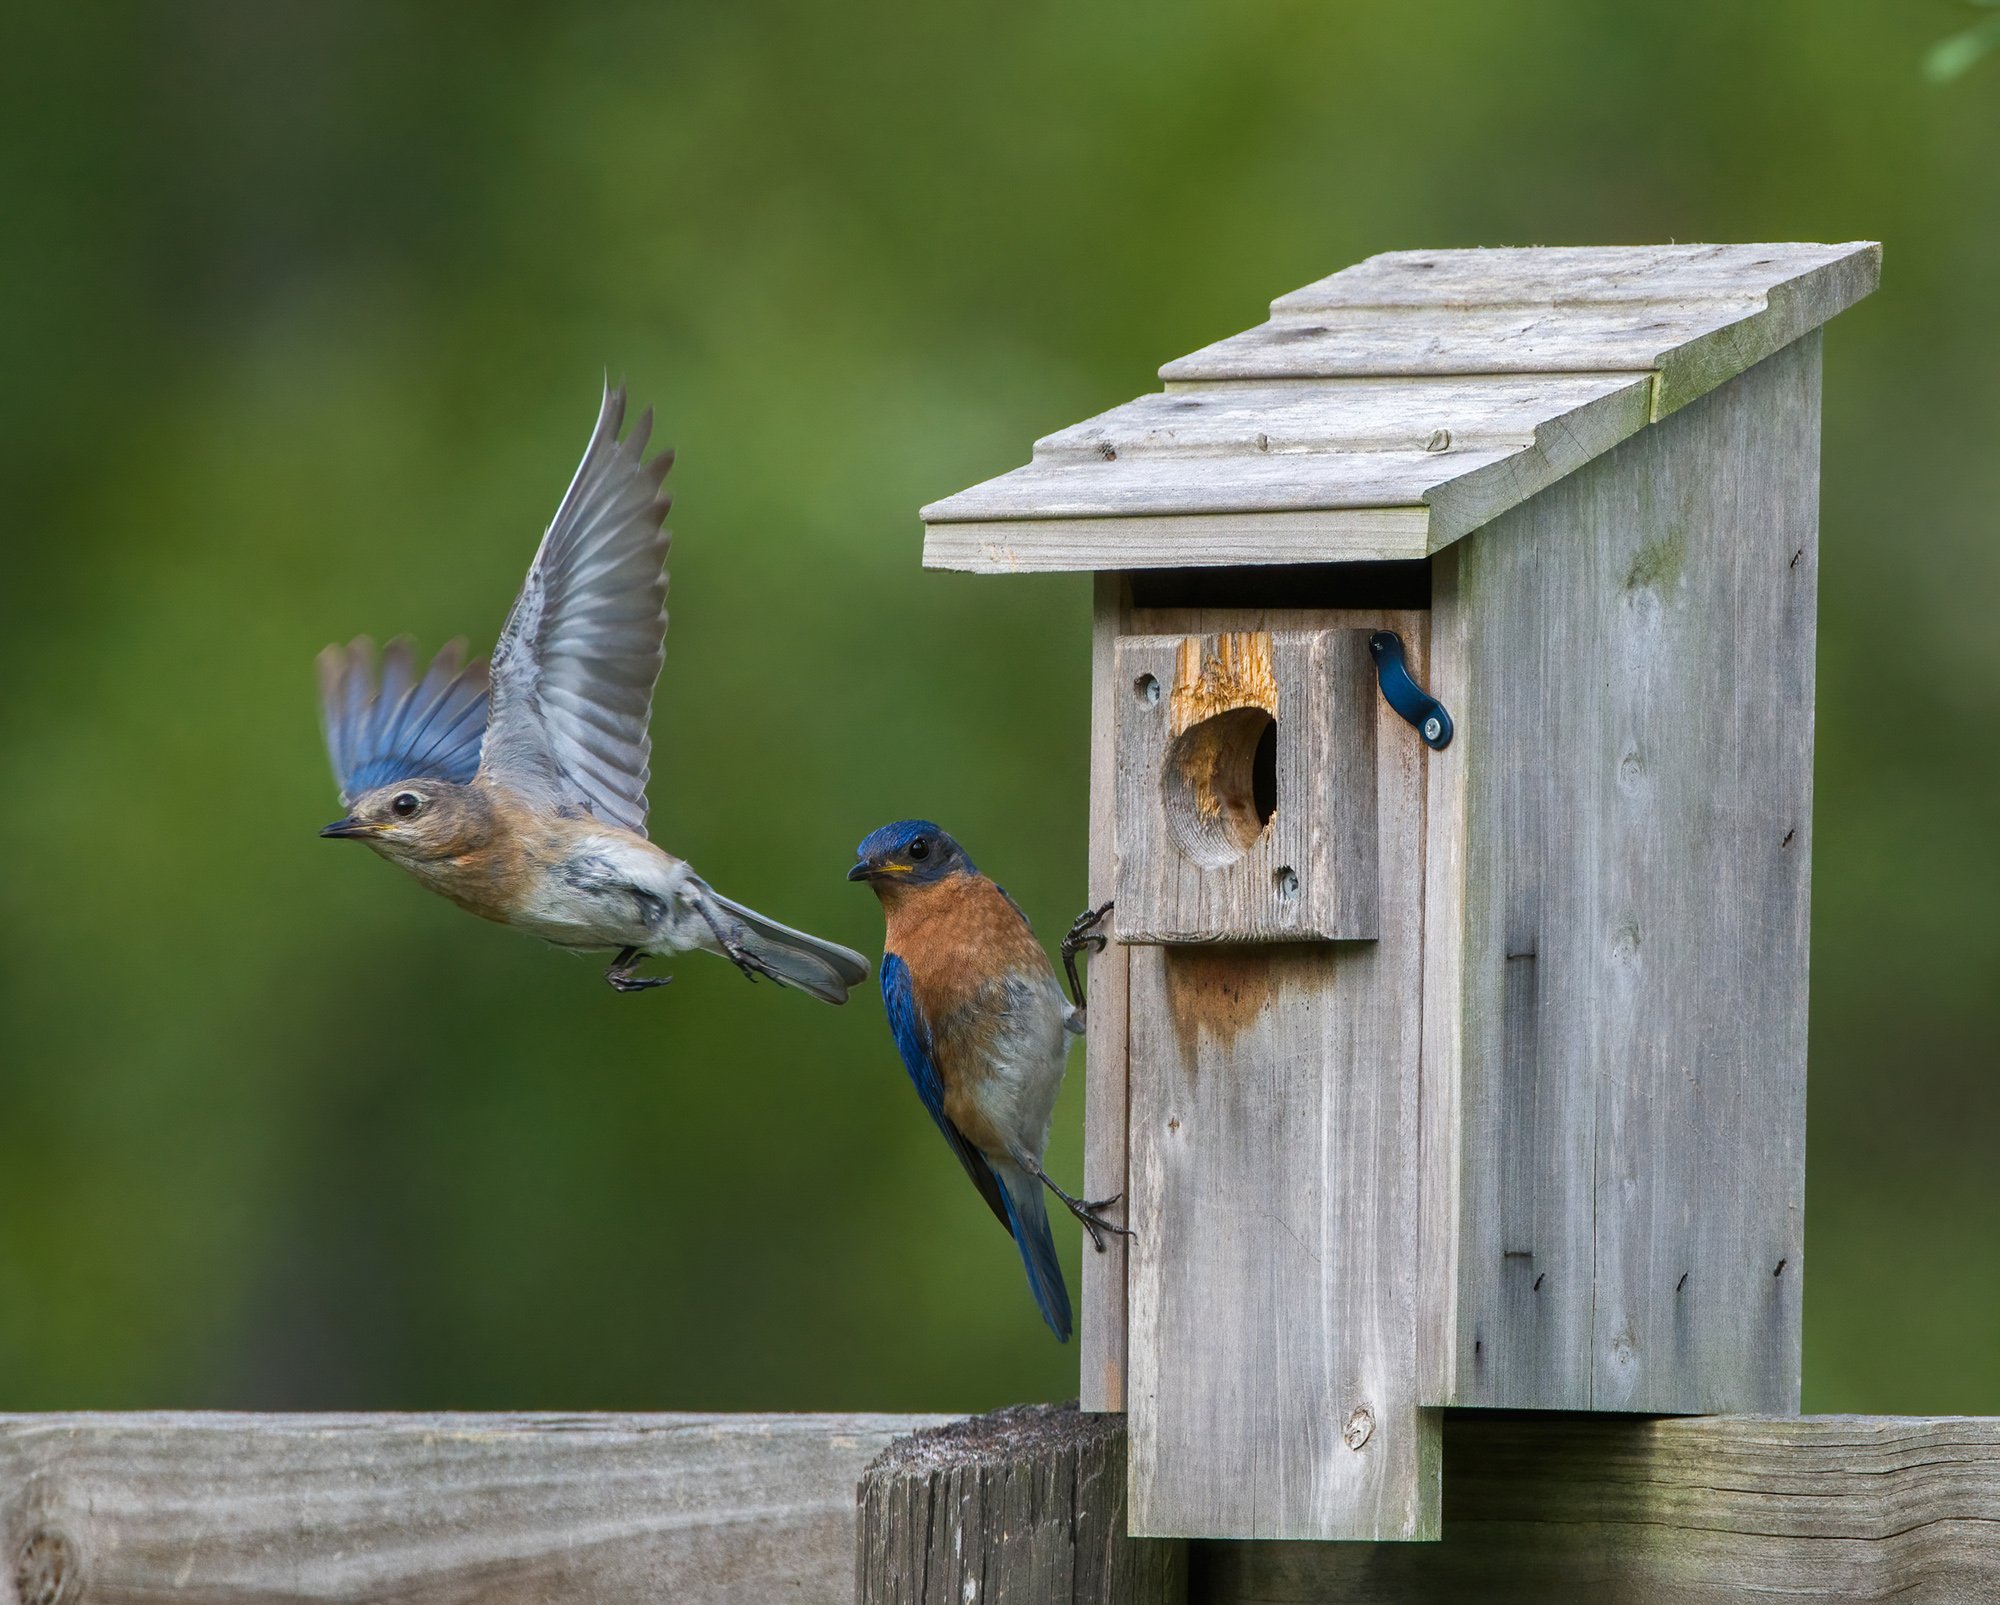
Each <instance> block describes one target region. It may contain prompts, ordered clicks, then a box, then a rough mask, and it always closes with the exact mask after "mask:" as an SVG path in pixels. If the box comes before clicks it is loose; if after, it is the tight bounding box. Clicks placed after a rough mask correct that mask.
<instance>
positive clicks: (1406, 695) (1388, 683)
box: [1368, 630, 1451, 751]
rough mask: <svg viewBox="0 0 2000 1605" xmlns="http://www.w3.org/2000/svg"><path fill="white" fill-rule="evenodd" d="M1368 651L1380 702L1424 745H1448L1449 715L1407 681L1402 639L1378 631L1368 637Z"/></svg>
mask: <svg viewBox="0 0 2000 1605" xmlns="http://www.w3.org/2000/svg"><path fill="white" fill-rule="evenodd" d="M1368 650H1369V652H1370V654H1371V655H1372V656H1373V657H1374V659H1375V676H1376V679H1377V680H1378V681H1379V682H1380V684H1381V687H1382V696H1383V699H1384V700H1385V701H1386V702H1387V703H1388V704H1389V706H1390V707H1392V708H1394V709H1395V710H1396V711H1397V712H1398V713H1400V714H1401V715H1402V716H1403V717H1404V718H1405V719H1407V720H1409V722H1410V723H1411V724H1413V725H1415V726H1416V727H1417V734H1418V735H1420V736H1422V737H1423V738H1424V744H1425V745H1426V746H1428V747H1431V748H1433V749H1435V750H1438V751H1442V750H1443V749H1444V748H1446V747H1448V746H1450V745H1451V715H1450V714H1448V713H1446V712H1445V711H1444V704H1443V703H1442V702H1440V701H1438V699H1437V698H1436V697H1434V696H1432V695H1430V693H1428V692H1427V691H1425V690H1424V688H1423V687H1422V686H1420V685H1418V684H1417V682H1416V681H1415V680H1412V679H1411V678H1410V666H1409V664H1407V663H1406V662H1404V661H1403V638H1402V637H1401V636H1400V635H1398V634H1396V632H1395V631H1394V630H1377V631H1376V632H1375V633H1374V634H1373V635H1371V636H1369V637H1368Z"/></svg>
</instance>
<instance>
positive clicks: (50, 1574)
mask: <svg viewBox="0 0 2000 1605" xmlns="http://www.w3.org/2000/svg"><path fill="white" fill-rule="evenodd" d="M79 1571H80V1568H79V1566H78V1564H77V1555H76V1547H75V1545H74V1544H72V1543H71V1541H70V1539H69V1538H68V1536H67V1535H66V1534H65V1533H64V1532H63V1531H62V1529H61V1528H59V1527H50V1526H41V1527H37V1528H35V1529H34V1530H33V1531H32V1532H30V1533H29V1534H28V1536H27V1537H26V1538H24V1539H22V1540H21V1546H20V1548H19V1549H17V1550H16V1551H15V1552H14V1597H15V1598H16V1599H17V1600H18V1601H19V1602H20V1605H75V1601H76V1600H77V1599H78V1598H80V1597H81V1595H82V1593H83V1586H82V1583H81V1580H80V1578H79V1575H78V1574H79Z"/></svg>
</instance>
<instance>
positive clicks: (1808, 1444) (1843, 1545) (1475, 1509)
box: [859, 1406, 2000, 1605]
mask: <svg viewBox="0 0 2000 1605" xmlns="http://www.w3.org/2000/svg"><path fill="white" fill-rule="evenodd" d="M1106 1420H1107V1418H1103V1417H1097V1418H1092V1417H1077V1416H1076V1415H1075V1414H1074V1413H1072V1412H1067V1411H1062V1410H1058V1409H1055V1408H1053V1407H1047V1406H1044V1407H1039V1408H1036V1409H1033V1410H1020V1411H1008V1412H1003V1413H1002V1414H1001V1415H1000V1416H998V1417H988V1418H985V1420H984V1422H982V1423H967V1424H961V1425H959V1426H956V1427H951V1428H946V1429H942V1430H938V1431H931V1432H926V1433H924V1434H921V1435H920V1436H919V1438H918V1439H917V1440H915V1442H914V1443H911V1444H898V1445H897V1446H895V1448H893V1449H892V1450H890V1451H889V1453H888V1454H886V1455H885V1456H884V1457H883V1458H882V1459H881V1460H880V1461H878V1462H877V1463H876V1465H874V1466H872V1467H871V1468H870V1469H869V1472H868V1474H867V1477H866V1478H865V1479H864V1480H863V1484H862V1509H863V1515H862V1544H863V1547H862V1554H861V1561H862V1564H861V1567H860V1569H859V1576H860V1582H861V1599H862V1600H863V1602H864V1605H961V1602H969V1601H974V1600H984V1601H997V1600H1001V1599H1006V1600H1016V1599H1019V1600H1033V1601H1036V1602H1037V1605H1040V1602H1042V1601H1049V1602H1051V1605H1085V1602H1086V1601H1089V1602H1092V1605H1098V1602H1102V1605H1182V1602H1183V1601H1186V1602H1188V1605H1321V1602H1333V1601H1339V1602H1341V1605H1443V1602H1453V1605H1456V1602H1461V1601H1464V1602H1473V1601H1477V1602H1479V1605H1529V1602H1534V1605H1722V1602H1725V1601H1728V1602H1738V1601H1752V1600H1755V1601H1770V1600H1773V1599H1782V1600H1785V1601H1788V1602H1791V1605H1803V1602H1809V1601H1810V1602H1816V1601H1825V1602H1829V1605H1831V1602H1834V1601H1839V1602H1842V1605H1847V1602H1850V1601H1864V1600H1896V1601H1898V1602H1900V1605H1972V1602H1975V1601H2000V1419H1994V1418H1990V1417H1989V1418H1969V1417H1961V1418H1939V1419H1907V1418H1898V1417H1870V1416H1818V1417H1805V1418H1796V1417H1793V1418H1784V1417H1758V1416H1716V1417H1685V1418H1680V1419H1653V1418H1646V1417H1637V1416H1606V1415H1595V1416H1585V1415H1518V1414H1503V1413H1499V1412H1486V1411H1463V1412H1458V1411H1454V1412H1451V1413H1448V1414H1447V1415H1446V1417H1445V1421H1444V1537H1443V1540H1442V1541H1441V1542H1437V1543H1222V1542H1205V1541H1204V1542H1193V1543H1188V1544H1186V1545H1181V1544H1168V1543H1163V1542H1160V1541H1157V1540H1153V1541H1142V1540H1124V1541H1123V1544H1122V1545H1120V1544H1118V1543H1116V1542H1111V1543H1109V1544H1107V1540H1106V1537H1105V1535H1106V1534H1107V1533H1113V1534H1115V1533H1122V1532H1123V1531H1124V1521H1123V1512H1122V1510H1119V1509H1115V1508H1108V1507H1109V1506H1110V1505H1112V1504H1113V1503H1115V1501H1117V1500H1118V1499H1119V1498H1121V1497H1122V1494H1123V1488H1124V1479H1123V1477H1122V1475H1118V1474H1117V1472H1119V1471H1122V1466H1121V1465H1120V1464H1119V1463H1120V1462H1122V1459H1123V1454H1122V1443H1121V1442H1120V1441H1119V1440H1120V1439H1121V1438H1122V1434H1121V1433H1119V1432H1118V1431H1117V1429H1116V1428H1115V1426H1111V1425H1106V1424H1105V1423H1106ZM1010 1436H1011V1438H1012V1440H1013V1441H1012V1443H1011V1444H1010V1443H1009V1442H1008V1441H1007V1439H1008V1438H1009V1437H1010ZM1028 1578H1032V1579H1033V1580H1034V1585H1033V1587H1032V1588H1029V1587H1023V1586H1022V1583H1023V1580H1024V1579H1028ZM1072 1580H1077V1582H1078V1583H1079V1584H1080V1583H1081V1582H1083V1581H1086V1580H1087V1582H1088V1589H1087V1590H1086V1589H1085V1588H1084V1587H1082V1586H1073V1581H1072Z"/></svg>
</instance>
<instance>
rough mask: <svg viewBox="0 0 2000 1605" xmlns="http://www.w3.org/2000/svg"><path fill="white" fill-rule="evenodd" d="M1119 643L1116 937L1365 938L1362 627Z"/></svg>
mask: <svg viewBox="0 0 2000 1605" xmlns="http://www.w3.org/2000/svg"><path fill="white" fill-rule="evenodd" d="M1116 652H1117V659H1118V666H1117V670H1116V672H1117V674H1118V675H1119V684H1120V685H1121V687H1129V694H1124V695H1121V697H1120V699H1119V702H1120V706H1119V710H1118V714H1117V717H1116V720H1115V723H1116V727H1117V744H1118V806H1117V832H1118V857H1119V871H1118V882H1117V894H1118V895H1117V902H1118V934H1119V940H1121V941H1124V942H1160V943H1167V944H1175V943H1182V942H1302V941H1321V942H1334V941H1372V940H1373V939H1374V937H1375V929H1376V907H1377V885H1376V849H1377V839H1376V780H1375V728H1376V724H1377V722H1378V719H1379V717H1380V713H1379V708H1378V704H1379V703H1380V701H1381V699H1380V697H1379V696H1378V695H1377V694H1376V691H1375V682H1374V668H1373V665H1372V663H1371V662H1370V660H1369V658H1368V651H1367V637H1366V632H1364V631H1361V630H1356V629H1338V628H1336V629H1317V630H1314V629H1305V630H1232V631H1222V632H1218V633H1213V634H1203V635H1128V636H1122V637H1120V638H1119V640H1118V642H1117V646H1116Z"/></svg>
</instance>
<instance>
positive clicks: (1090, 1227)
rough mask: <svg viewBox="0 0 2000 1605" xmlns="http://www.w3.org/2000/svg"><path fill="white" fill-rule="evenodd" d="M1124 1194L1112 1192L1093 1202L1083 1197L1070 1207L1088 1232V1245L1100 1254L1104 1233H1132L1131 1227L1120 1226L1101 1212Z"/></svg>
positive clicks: (1119, 1234)
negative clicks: (1106, 1196)
mask: <svg viewBox="0 0 2000 1605" xmlns="http://www.w3.org/2000/svg"><path fill="white" fill-rule="evenodd" d="M1124 1196H1125V1195H1124V1194H1123V1193H1113V1194H1112V1195H1111V1196H1110V1197H1109V1198H1100V1199H1098V1200H1097V1201H1096V1202H1094V1203H1093V1202H1091V1201H1090V1200H1088V1199H1083V1200H1080V1201H1079V1202H1078V1203H1077V1204H1076V1205H1074V1206H1073V1207H1072V1212H1073V1213H1074V1214H1075V1216H1076V1218H1077V1219H1078V1220H1080V1221H1082V1222H1083V1229H1084V1230H1085V1231H1087V1232H1088V1233H1090V1246H1091V1247H1092V1248H1094V1249H1096V1250H1097V1252H1098V1253H1100V1254H1102V1253H1103V1252H1104V1234H1105V1233H1106V1232H1115V1233H1117V1235H1118V1236H1120V1237H1130V1236H1132V1235H1133V1231H1132V1228H1131V1227H1129V1226H1120V1225H1119V1224H1118V1222H1116V1221H1115V1220H1107V1219H1105V1217H1104V1215H1103V1213H1102V1212H1103V1211H1104V1210H1107V1209H1109V1208H1110V1207H1111V1206H1112V1205H1113V1204H1115V1203H1118V1202H1119V1201H1120V1200H1122V1199H1123V1198H1124Z"/></svg>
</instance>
